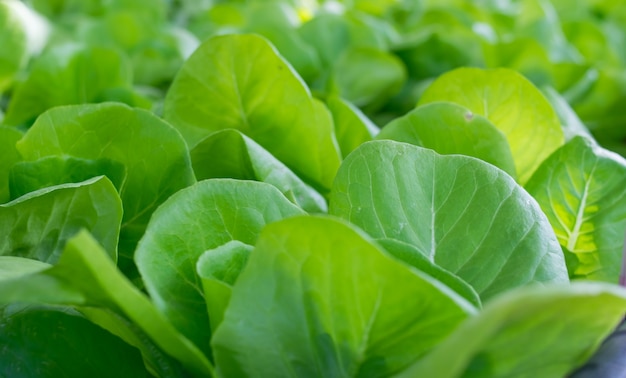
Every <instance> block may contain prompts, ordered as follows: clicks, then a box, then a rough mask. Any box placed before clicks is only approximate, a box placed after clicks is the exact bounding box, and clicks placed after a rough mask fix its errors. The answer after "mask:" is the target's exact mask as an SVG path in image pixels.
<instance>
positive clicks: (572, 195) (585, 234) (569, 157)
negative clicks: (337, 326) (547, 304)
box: [526, 136, 626, 283]
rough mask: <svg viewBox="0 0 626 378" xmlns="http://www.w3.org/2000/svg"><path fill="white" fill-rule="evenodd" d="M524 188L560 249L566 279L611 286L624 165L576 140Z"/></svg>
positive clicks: (619, 241)
mask: <svg viewBox="0 0 626 378" xmlns="http://www.w3.org/2000/svg"><path fill="white" fill-rule="evenodd" d="M526 189H527V190H528V192H529V193H530V194H531V195H532V196H533V197H535V198H536V199H537V201H538V202H539V205H540V206H541V208H542V210H543V211H544V212H545V213H546V215H547V216H548V219H549V220H550V224H552V227H553V228H554V232H555V233H556V236H557V238H558V240H559V243H560V244H561V246H563V248H565V249H566V252H565V253H566V255H567V257H568V258H566V262H567V267H568V270H569V274H570V277H572V278H588V279H594V280H602V281H609V282H614V283H617V281H618V278H619V274H620V266H621V261H622V248H623V246H624V229H626V203H625V202H624V199H625V198H626V161H624V159H623V158H622V157H621V156H619V155H617V154H615V153H611V152H609V151H607V150H605V149H603V148H602V147H600V146H598V145H597V144H596V143H595V142H593V141H591V140H589V139H587V138H584V137H580V136H577V137H575V138H573V139H572V140H570V141H569V142H568V143H566V144H565V145H564V146H563V147H561V148H560V149H558V150H557V151H556V152H555V153H554V154H552V156H550V157H549V158H548V159H546V161H545V162H544V163H543V164H542V165H541V166H540V167H539V169H537V171H536V172H535V174H534V175H533V177H532V178H531V179H530V180H529V181H528V183H527V185H526ZM572 254H573V255H572Z"/></svg>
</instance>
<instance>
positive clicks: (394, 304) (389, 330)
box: [213, 216, 475, 377]
mask: <svg viewBox="0 0 626 378" xmlns="http://www.w3.org/2000/svg"><path fill="white" fill-rule="evenodd" d="M474 311H475V310H474V308H473V306H471V305H470V304H469V303H468V302H466V301H465V300H463V299H462V298H461V297H459V296H458V295H456V294H455V293H454V292H453V291H451V290H450V289H448V288H447V287H446V286H444V285H442V284H441V283H440V282H438V281H436V280H434V279H433V278H431V277H430V276H428V275H426V274H424V273H422V272H420V271H417V270H411V269H409V268H408V267H407V266H406V265H404V264H402V263H400V262H398V261H395V260H394V259H392V258H390V257H388V256H387V255H386V254H385V253H384V252H383V251H381V250H380V249H378V248H377V247H376V246H375V244H372V242H371V241H370V239H369V238H368V237H367V236H365V235H364V234H362V233H361V232H360V231H357V230H356V229H355V228H354V227H351V226H349V225H348V224H346V223H344V222H341V221H339V220H336V219H333V218H327V217H312V216H306V217H295V218H291V219H286V220H284V221H281V222H277V223H274V224H272V225H268V226H267V227H266V228H265V230H264V231H263V232H262V234H261V236H260V238H259V241H258V243H257V245H256V247H255V249H254V251H253V252H252V253H251V255H250V259H249V260H248V263H247V265H246V268H245V269H244V270H243V272H242V273H241V275H240V276H239V278H238V280H237V282H236V284H235V286H234V287H233V290H232V297H231V301H230V305H229V307H228V309H227V310H226V314H225V315H224V320H223V322H222V324H221V325H220V326H219V327H218V329H217V331H216V333H215V335H214V338H213V348H214V352H215V361H216V364H217V366H218V369H219V371H218V372H219V373H220V374H221V375H223V376H228V377H256V376H273V377H294V376H298V377H322V376H323V377H327V376H344V377H357V376H365V375H367V376H389V375H393V374H396V373H398V372H400V371H402V370H403V369H404V368H405V367H406V366H407V365H409V364H410V363H411V362H413V361H415V360H417V359H418V358H420V357H421V356H423V355H424V354H425V353H427V352H428V351H429V350H430V349H431V348H433V347H434V346H435V345H436V344H437V343H438V342H439V341H441V340H442V339H443V338H444V337H445V336H446V335H447V334H449V333H450V332H451V331H452V330H453V329H454V328H455V327H456V326H457V324H459V322H460V321H462V320H463V319H465V318H466V317H467V316H468V315H470V314H472V313H474Z"/></svg>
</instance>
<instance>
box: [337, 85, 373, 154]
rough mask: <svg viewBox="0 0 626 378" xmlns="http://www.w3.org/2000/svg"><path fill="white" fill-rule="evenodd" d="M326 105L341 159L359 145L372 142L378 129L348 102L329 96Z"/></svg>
mask: <svg viewBox="0 0 626 378" xmlns="http://www.w3.org/2000/svg"><path fill="white" fill-rule="evenodd" d="M326 105H327V106H328V109H329V110H330V113H331V114H332V115H333V121H334V124H335V135H336V136H337V142H338V143H339V147H340V149H341V155H342V156H343V157H346V156H348V154H350V152H352V151H354V150H355V149H356V148H357V147H358V146H360V145H361V144H363V143H365V142H368V141H370V140H372V137H373V136H374V135H376V134H377V133H378V131H379V130H378V127H377V126H376V125H375V124H374V123H373V122H372V121H370V120H369V119H368V118H367V116H366V115H365V114H363V113H362V112H361V110H360V109H359V108H357V107H356V106H354V105H352V104H351V103H350V102H348V101H346V100H344V99H342V98H340V97H337V96H330V97H328V98H327V99H326Z"/></svg>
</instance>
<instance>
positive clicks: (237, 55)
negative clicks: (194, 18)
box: [164, 35, 340, 189]
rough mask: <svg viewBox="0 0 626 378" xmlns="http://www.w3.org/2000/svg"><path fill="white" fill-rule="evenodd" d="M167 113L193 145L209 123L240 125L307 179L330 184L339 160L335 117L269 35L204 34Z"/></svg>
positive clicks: (213, 127) (168, 99)
mask: <svg viewBox="0 0 626 378" xmlns="http://www.w3.org/2000/svg"><path fill="white" fill-rule="evenodd" d="M164 116H165V119H166V120H168V121H169V122H171V123H172V124H173V125H174V126H175V127H176V128H177V129H178V130H180V132H181V134H182V135H183V137H184V138H185V140H186V141H187V143H188V145H189V146H190V147H191V148H193V147H194V146H195V145H196V144H197V143H198V142H199V141H200V140H201V139H202V138H204V137H206V136H207V135H208V134H210V133H211V132H213V131H216V130H220V129H225V128H233V129H238V130H240V131H241V132H243V133H244V134H246V135H247V136H249V137H250V138H252V139H254V140H255V141H256V142H257V143H259V144H260V145H261V146H263V147H264V148H265V149H267V150H268V151H269V152H270V153H271V154H272V155H274V156H275V157H276V158H277V159H279V160H280V161H282V162H283V163H285V164H286V165H287V166H288V167H289V168H290V169H292V170H293V171H294V172H295V173H296V174H298V175H299V176H300V177H302V178H303V179H305V181H307V182H308V183H311V184H314V185H317V186H320V187H322V188H325V189H329V188H330V186H331V184H332V180H333V178H334V176H335V173H336V171H337V168H338V167H339V163H340V154H339V149H338V147H337V143H336V141H335V138H334V134H333V125H332V119H330V118H329V117H327V116H326V114H324V112H320V108H318V107H317V106H316V105H315V102H314V101H313V98H312V96H311V94H310V92H309V90H308V88H307V87H306V85H305V84H304V83H303V82H302V80H301V79H300V78H299V77H298V76H297V74H296V73H295V71H294V70H293V68H292V67H291V66H290V65H289V64H288V63H287V62H286V61H285V60H284V59H283V58H282V57H281V56H280V55H278V53H277V52H276V50H275V49H274V48H273V47H272V45H270V44H269V43H268V42H267V40H265V39H264V38H262V37H259V36H256V35H226V36H218V37H213V38H210V39H208V40H206V41H205V42H204V43H202V44H201V45H200V47H199V48H198V49H197V50H196V51H195V52H194V53H193V54H192V55H191V57H189V59H188V60H187V61H186V62H185V64H184V65H183V67H182V68H181V70H180V71H179V73H178V75H177V76H176V78H175V80H174V82H173V83H172V86H171V88H170V89H169V91H168V93H167V97H166V99H165V108H164Z"/></svg>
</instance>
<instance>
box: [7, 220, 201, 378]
mask: <svg viewBox="0 0 626 378" xmlns="http://www.w3.org/2000/svg"><path fill="white" fill-rule="evenodd" d="M7 258H10V259H13V260H12V263H13V264H14V265H17V261H16V260H15V259H16V258H14V257H3V256H0V266H1V265H3V261H5V260H4V259H7ZM24 260H25V261H28V260H27V259H24ZM40 269H41V270H40ZM36 270H37V271H36ZM21 271H22V272H23V273H24V274H23V275H21V276H17V275H13V276H11V275H9V276H6V275H4V276H1V275H0V304H11V303H18V302H19V303H32V304H44V305H66V306H74V307H78V309H79V310H80V309H81V308H86V309H87V310H88V311H87V312H86V314H87V315H89V316H92V315H93V316H96V315H97V316H98V318H99V319H98V320H99V321H98V322H97V323H98V324H99V325H104V324H106V323H108V324H109V325H111V324H112V323H111V320H110V318H109V319H108V320H107V322H104V320H103V318H102V312H99V313H95V312H94V309H99V310H104V311H110V312H113V313H115V314H118V315H119V316H122V317H124V318H126V319H128V320H129V321H130V322H131V323H133V324H134V325H135V326H136V327H137V328H138V329H139V330H141V332H143V333H144V334H145V335H146V336H147V337H149V338H150V339H151V340H152V341H153V342H154V344H156V345H157V346H158V347H159V348H160V349H162V350H163V352H165V353H167V354H168V355H169V356H171V357H173V358H175V359H176V360H178V361H180V362H181V363H182V364H183V366H184V367H185V368H186V369H187V370H188V371H189V372H191V373H193V375H194V376H202V377H206V376H212V371H213V368H212V366H211V364H210V362H209V361H208V360H207V359H206V357H205V356H204V355H203V354H202V352H200V350H198V349H197V348H196V347H195V346H194V345H193V343H191V342H190V341H189V340H188V339H187V338H185V337H184V336H183V335H181V334H180V333H178V332H177V331H176V330H175V328H174V327H173V326H172V324H171V323H169V322H168V321H167V320H166V319H165V317H163V315H161V314H160V313H159V312H158V311H157V310H156V308H155V307H154V304H153V303H152V302H151V301H150V300H149V299H148V298H147V297H146V296H145V295H144V294H143V293H142V292H140V291H139V290H138V289H137V288H136V287H135V286H134V285H133V284H132V283H131V282H130V281H128V279H127V278H126V277H124V275H123V274H122V273H121V272H120V271H119V270H118V269H117V268H116V266H115V264H114V262H113V261H112V260H111V259H110V257H109V256H107V255H106V253H105V251H104V250H103V249H102V247H101V246H100V245H99V244H98V243H97V242H96V241H95V240H94V239H93V238H92V237H91V235H89V233H88V232H86V231H82V232H79V233H78V234H77V235H76V236H75V237H73V238H72V239H70V240H69V241H68V242H67V244H66V246H65V249H64V251H63V254H62V255H61V258H60V259H59V262H58V263H57V264H56V265H54V266H52V267H50V268H48V269H42V268H41V267H36V266H33V264H32V263H30V262H28V263H26V267H25V268H22V269H21ZM28 273H31V274H28ZM117 327H119V323H117V324H115V328H117ZM115 331H116V332H117V331H119V329H115ZM131 331H132V330H131ZM118 336H120V335H118ZM142 352H144V351H142ZM144 353H153V352H152V351H150V350H148V351H145V352H144Z"/></svg>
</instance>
